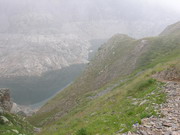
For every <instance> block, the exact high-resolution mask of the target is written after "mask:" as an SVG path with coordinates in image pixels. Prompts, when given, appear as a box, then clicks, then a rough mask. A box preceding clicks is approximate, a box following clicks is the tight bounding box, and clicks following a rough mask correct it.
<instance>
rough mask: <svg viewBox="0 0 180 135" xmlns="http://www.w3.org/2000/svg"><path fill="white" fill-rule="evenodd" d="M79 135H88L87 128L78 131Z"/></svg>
mask: <svg viewBox="0 0 180 135" xmlns="http://www.w3.org/2000/svg"><path fill="white" fill-rule="evenodd" d="M77 135H88V133H87V131H86V129H85V128H81V129H79V130H78V131H77Z"/></svg>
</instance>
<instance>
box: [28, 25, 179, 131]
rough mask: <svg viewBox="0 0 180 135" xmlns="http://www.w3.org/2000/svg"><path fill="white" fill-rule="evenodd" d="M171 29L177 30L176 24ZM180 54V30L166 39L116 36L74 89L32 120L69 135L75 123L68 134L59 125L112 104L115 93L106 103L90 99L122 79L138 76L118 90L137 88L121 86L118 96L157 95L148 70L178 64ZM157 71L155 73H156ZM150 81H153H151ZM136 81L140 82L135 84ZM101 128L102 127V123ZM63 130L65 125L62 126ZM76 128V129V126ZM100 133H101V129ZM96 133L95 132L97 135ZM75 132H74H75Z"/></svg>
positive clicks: (43, 108)
mask: <svg viewBox="0 0 180 135" xmlns="http://www.w3.org/2000/svg"><path fill="white" fill-rule="evenodd" d="M171 27H173V25H172V26H171ZM179 51H180V40H179V31H176V32H175V33H171V34H168V35H164V36H162V35H160V36H158V37H151V38H144V39H140V40H135V39H133V38H130V37H128V36H126V35H115V36H113V37H112V38H111V39H110V40H109V41H108V42H107V43H105V44H104V45H103V46H102V47H101V48H100V49H99V51H98V53H97V54H96V56H95V58H94V59H93V60H92V61H91V62H90V64H89V66H88V67H87V69H86V70H85V71H84V73H83V74H82V75H81V77H79V78H78V79H77V80H76V81H75V82H74V83H73V84H72V85H71V86H69V87H68V88H66V89H65V90H64V91H62V92H61V93H60V94H58V95H57V96H56V97H55V98H54V99H52V100H51V101H49V102H48V103H47V104H46V105H45V106H43V107H42V108H41V109H40V111H39V112H38V113H37V114H36V115H35V116H34V117H32V118H30V121H31V122H32V123H33V124H35V125H39V126H42V125H49V124H50V125H51V124H52V130H53V129H54V130H53V131H52V133H54V132H59V133H62V134H63V133H64V134H66V133H67V132H68V133H71V131H72V130H73V128H72V127H73V125H71V124H70V123H71V122H70V123H69V124H70V125H69V126H68V127H69V128H68V127H67V128H68V129H66V133H65V131H64V132H63V130H62V129H63V128H62V129H60V130H59V131H58V130H57V131H56V130H55V128H56V126H55V125H62V127H63V124H61V121H64V120H69V121H71V118H72V119H73V118H74V117H75V118H76V117H78V119H79V120H80V121H81V119H83V118H85V117H86V115H85V114H86V113H87V112H86V111H87V110H86V109H85V108H86V107H87V106H88V107H90V108H91V109H93V110H94V109H95V108H93V105H92V106H91V103H92V104H93V103H96V104H98V103H99V102H100V103H101V102H102V103H105V101H104V100H105V99H107V100H108V102H107V103H109V102H110V101H111V98H112V97H113V96H115V95H113V93H114V92H113V93H112V94H111V93H109V94H108V93H107V95H104V96H103V97H104V98H103V97H102V98H103V99H104V100H103V101H104V102H103V101H102V100H101V98H98V97H97V99H93V100H95V101H91V100H92V98H90V97H92V96H93V95H96V94H97V93H98V92H100V91H103V90H105V88H107V87H108V86H111V84H114V83H115V82H117V81H118V80H122V79H123V78H124V79H126V78H128V77H131V76H134V75H137V76H136V77H135V79H131V80H133V81H132V83H130V82H129V81H126V82H124V83H122V84H119V86H118V85H117V87H120V86H121V85H123V84H126V85H127V88H128V87H129V89H133V88H132V86H133V87H135V88H134V90H130V91H129V90H127V88H126V86H124V85H123V86H122V87H123V88H124V90H123V88H121V87H120V88H119V89H122V91H119V93H118V90H117V91H116V92H115V93H116V94H117V96H118V95H121V96H122V95H123V94H122V93H126V92H127V91H128V92H127V93H129V94H130V93H134V95H137V94H139V95H143V94H145V93H146V92H147V93H148V91H150V90H157V91H156V92H158V88H157V89H156V88H155V86H156V83H155V82H154V81H153V80H151V79H150V77H149V76H150V75H149V73H148V72H149V71H147V69H148V70H149V69H153V68H154V67H156V65H158V64H160V63H166V62H170V61H176V60H177V59H178V58H179V54H180V52H179ZM168 65H169V64H168ZM160 67H161V68H163V67H164V65H163V64H162V65H161V66H160ZM156 70H157V69H156ZM156 70H155V71H154V72H156ZM158 70H159V69H158ZM137 73H138V74H137ZM142 76H143V77H144V78H143V77H142ZM147 78H149V79H150V80H148V79H147ZM142 80H147V82H143V81H142ZM136 81H137V82H136ZM134 82H136V83H135V84H134ZM141 83H144V84H142V86H141ZM136 85H140V86H136ZM151 85H152V86H151ZM141 87H142V88H141ZM146 87H147V89H148V90H147V91H145V92H143V93H142V91H141V90H142V89H143V90H144V88H146ZM114 89H116V88H114ZM136 89H137V90H136ZM133 91H134V92H133ZM115 93H114V94H115ZM135 93H136V94H135ZM125 95H126V94H125ZM130 95H131V94H130ZM159 95H160V97H159V98H160V99H157V100H160V101H157V102H158V103H161V102H162V101H164V100H163V93H160V94H159ZM111 96H112V97H111ZM126 96H127V95H126ZM126 96H124V97H126ZM115 97H116V96H115ZM121 98H122V97H120V99H121ZM123 99H124V98H123ZM118 100H119V99H118ZM97 101H99V102H97ZM124 101H126V100H125V99H124V100H122V101H119V102H122V104H123V103H124ZM114 102H115V104H114V105H115V106H116V105H119V103H117V102H116V100H115V101H114ZM142 102H143V101H142ZM151 102H152V101H151ZM88 103H89V104H88ZM142 104H143V103H142ZM105 106H106V104H104V105H103V106H101V109H100V110H99V111H103V110H106V109H105V108H106V107H105ZM103 107H105V108H103ZM137 108H138V107H137ZM150 108H151V107H150ZM84 109H85V110H86V111H85V112H83V114H84V115H83V116H84V117H83V116H82V117H83V118H79V117H81V113H80V111H81V110H84ZM151 109H152V108H151ZM151 109H150V110H149V111H147V112H149V114H141V112H142V111H140V112H139V113H140V114H141V115H142V116H141V118H144V117H145V116H149V115H152V113H155V112H154V111H153V110H151ZM108 111H109V110H108ZM136 111H137V110H136ZM90 112H91V111H90ZM125 114H126V113H125ZM133 114H134V113H132V116H133V117H132V118H134V115H133ZM72 115H73V116H72ZM130 115H131V114H130ZM66 116H67V117H66ZM88 116H89V115H88ZM98 116H99V118H101V117H100V116H103V115H98ZM94 117H95V116H94ZM130 118H131V117H130ZM37 119H38V121H37ZM138 119H139V118H138ZM93 120H94V119H93ZM93 120H92V121H93ZM54 121H55V122H54ZM56 121H57V122H58V121H59V124H58V123H56ZM126 121H128V120H126ZM67 123H68V122H67ZM77 123H78V122H77ZM79 123H81V122H79ZM64 124H65V123H64ZM81 124H82V123H81ZM84 124H85V123H84ZM94 124H95V123H94ZM126 124H127V123H126ZM67 125H68V124H67ZM130 125H131V126H132V123H131V124H130V123H129V124H128V126H127V127H126V128H123V130H122V131H119V132H125V131H126V130H130V129H131V126H130ZM71 126H72V127H71ZM89 126H90V127H89V130H90V128H92V127H93V125H91V124H90V125H89ZM99 126H101V124H100V125H99ZM78 127H81V126H80V125H77V128H78ZM102 127H103V128H105V127H106V125H104V124H102ZM46 128H47V127H46ZM59 128H61V126H59ZM71 128H72V129H71ZM74 128H75V129H76V126H75V127H74ZM121 128H122V127H121ZM48 129H49V128H48ZM100 129H101V128H100ZM76 130H77V129H76ZM82 130H83V129H82ZM96 130H97V131H98V129H96ZM96 130H94V131H92V132H93V133H96ZM114 130H115V129H114V128H112V130H105V129H104V130H102V131H101V133H104V132H105V131H107V132H109V133H112V132H113V131H114ZM116 130H117V129H116ZM45 131H47V130H45ZM72 132H73V133H74V132H75V131H72ZM80 132H81V130H80ZM114 132H115V131H114ZM43 133H45V132H43ZM49 133H51V131H49ZM47 134H48V133H47Z"/></svg>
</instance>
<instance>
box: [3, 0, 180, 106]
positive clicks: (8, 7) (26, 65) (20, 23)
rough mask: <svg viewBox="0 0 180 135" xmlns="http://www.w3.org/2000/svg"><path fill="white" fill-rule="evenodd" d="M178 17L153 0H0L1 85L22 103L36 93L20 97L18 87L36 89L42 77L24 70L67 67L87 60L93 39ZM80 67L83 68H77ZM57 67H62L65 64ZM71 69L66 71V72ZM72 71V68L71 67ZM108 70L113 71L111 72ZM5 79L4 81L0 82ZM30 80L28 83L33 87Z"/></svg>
mask: <svg viewBox="0 0 180 135" xmlns="http://www.w3.org/2000/svg"><path fill="white" fill-rule="evenodd" d="M171 3H173V2H171ZM129 9H131V10H129ZM155 9H156V10H155ZM179 19H180V14H179V10H178V9H176V10H174V9H173V10H172V9H169V8H167V7H164V5H161V4H157V3H156V2H155V3H154V2H152V3H151V2H148V4H147V3H146V2H144V1H138V2H134V1H132V0H121V1H119V0H105V1H104V0H76V1H71V0H53V1H52V0H38V1H37V0H26V1H24V0H13V1H12V0H0V20H1V21H0V63H1V65H0V77H3V78H4V77H5V80H3V81H1V82H3V84H2V83H1V86H0V87H11V89H12V91H13V98H14V99H15V100H16V101H17V102H20V101H21V104H24V103H30V102H32V103H34V102H35V101H37V98H34V99H35V100H33V101H25V100H23V99H28V98H26V97H27V94H26V96H24V97H23V98H19V97H18V96H17V95H21V94H22V93H19V92H23V93H29V94H30V95H40V93H41V92H40V91H41V90H42V89H43V88H44V86H43V83H40V82H43V81H38V82H39V83H36V84H35V83H34V82H33V83H32V81H31V79H27V78H28V77H29V76H30V78H31V77H32V78H33V77H35V78H41V75H42V76H43V74H46V73H49V72H52V71H54V72H56V71H57V70H61V69H62V68H66V67H67V68H68V69H71V66H76V64H85V63H87V61H88V56H90V55H91V54H90V53H89V50H90V49H92V48H93V43H92V42H91V41H93V40H102V39H103V40H104V39H108V38H109V37H111V36H112V35H114V34H115V33H124V34H128V35H130V36H132V37H136V38H140V37H145V36H153V35H157V34H159V32H160V31H162V30H163V29H164V28H165V27H166V26H167V25H169V24H171V23H174V22H176V21H177V20H179ZM100 44H101V43H99V44H98V45H97V46H100ZM96 49H97V48H95V50H96ZM92 54H93V53H92ZM125 59H127V58H125ZM130 60H131V61H135V60H134V59H130ZM69 66H70V67H69ZM133 67H134V66H133ZM133 67H132V69H133ZM80 69H82V68H80ZM111 70H113V68H112V69H111ZM76 71H77V70H76ZM80 71H82V70H79V71H77V73H80ZM58 72H59V71H58ZM61 72H63V73H64V70H62V71H61ZM127 72H130V70H129V69H128V71H127ZM70 73H72V72H70ZM70 73H69V72H68V73H67V74H66V75H67V76H69V74H70ZM74 74H76V73H72V75H74ZM19 76H23V77H24V76H25V78H26V79H27V81H24V80H22V81H20V80H19V79H14V80H15V84H14V83H11V84H10V82H13V81H14V80H13V79H10V80H8V79H7V78H11V77H13V78H19ZM51 76H52V75H51ZM63 76H65V74H64V75H62V78H61V79H57V80H63V78H64V77H63ZM113 76H116V75H115V73H114V75H112V77H113ZM23 77H22V78H23ZM71 77H72V76H71ZM71 77H70V78H69V81H68V82H66V83H65V84H64V81H63V85H61V84H62V83H61V82H59V83H60V85H61V87H57V85H56V86H55V87H56V88H57V89H62V88H64V87H65V86H66V85H68V84H69V83H71V82H72V81H73V79H72V78H73V77H72V78H71ZM75 77H76V76H74V78H75ZM101 77H102V78H104V79H103V80H102V81H103V82H107V80H106V77H103V76H101ZM3 78H1V80H2V79H3ZM20 78H21V77H20ZM52 78H56V76H55V77H52ZM7 80H8V82H7V83H4V81H7ZM12 80H13V81H12ZM29 80H30V82H28V81H29ZM65 80H66V79H65ZM24 82H26V83H24ZM50 82H57V81H56V80H50ZM22 83H24V84H22ZM7 84H8V85H7ZM25 84H27V85H25ZM29 84H33V85H32V86H33V87H30V85H29ZM47 84H48V83H47ZM22 85H23V87H22ZM52 85H53V83H51V86H52ZM12 86H13V87H12ZM34 86H37V87H34ZM40 86H41V87H40ZM29 87H30V88H29ZM18 88H19V89H20V90H18ZM48 88H49V87H48ZM51 88H52V89H53V88H54V87H53V86H52V87H51ZM23 89H24V91H23ZM57 89H56V90H55V89H53V90H51V92H49V91H50V90H49V91H48V90H47V89H46V90H44V92H45V91H46V92H47V93H45V94H44V95H45V96H44V98H43V97H42V96H43V95H41V97H42V98H41V99H45V98H46V97H47V95H49V94H50V93H51V95H52V94H54V93H56V92H57ZM36 91H37V93H36ZM38 91H39V92H38ZM31 97H33V96H31ZM17 99H19V100H17ZM30 99H31V100H32V99H33V98H30ZM38 101H40V100H38Z"/></svg>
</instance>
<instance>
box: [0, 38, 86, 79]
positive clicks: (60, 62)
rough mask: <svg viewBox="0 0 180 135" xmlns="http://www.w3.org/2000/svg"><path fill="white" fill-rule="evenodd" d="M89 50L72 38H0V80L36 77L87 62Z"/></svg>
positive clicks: (81, 42)
mask: <svg viewBox="0 0 180 135" xmlns="http://www.w3.org/2000/svg"><path fill="white" fill-rule="evenodd" d="M89 47H90V45H89V43H88V42H86V41H82V40H80V39H79V38H77V37H74V36H64V37H63V36H60V35H51V36H44V35H31V36H30V35H29V36H25V35H0V62H1V67H0V69H1V70H0V77H8V78H10V77H13V76H40V75H41V74H42V73H44V72H47V71H52V70H58V69H61V68H63V67H68V66H71V65H73V64H83V63H87V59H88V48H89Z"/></svg>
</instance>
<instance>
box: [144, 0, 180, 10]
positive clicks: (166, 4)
mask: <svg viewBox="0 0 180 135" xmlns="http://www.w3.org/2000/svg"><path fill="white" fill-rule="evenodd" d="M141 1H144V2H146V1H147V3H148V4H152V5H156V6H159V7H162V8H165V9H167V10H174V11H176V12H180V0H141Z"/></svg>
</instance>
